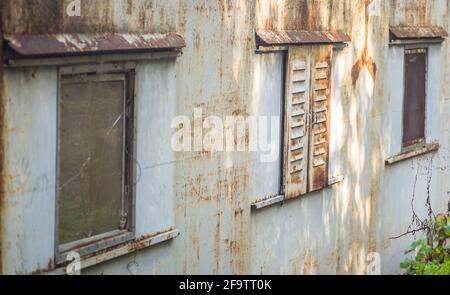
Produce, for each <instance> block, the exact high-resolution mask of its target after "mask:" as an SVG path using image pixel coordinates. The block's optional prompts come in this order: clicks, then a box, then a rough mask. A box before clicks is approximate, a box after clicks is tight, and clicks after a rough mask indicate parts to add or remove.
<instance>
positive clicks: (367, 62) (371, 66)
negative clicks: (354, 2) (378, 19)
mask: <svg viewBox="0 0 450 295" xmlns="http://www.w3.org/2000/svg"><path fill="white" fill-rule="evenodd" d="M372 1H373V0H364V5H365V33H364V34H365V37H364V38H365V39H364V49H363V52H362V55H361V57H360V58H359V59H358V61H357V62H356V63H355V65H353V68H352V81H353V86H355V85H356V82H357V81H358V79H359V75H360V74H361V71H362V70H363V69H364V67H366V68H367V70H368V71H369V74H370V76H371V77H372V79H373V81H375V78H376V75H377V65H376V64H375V62H374V60H373V59H372V57H371V56H370V54H369V5H370V4H371V3H372Z"/></svg>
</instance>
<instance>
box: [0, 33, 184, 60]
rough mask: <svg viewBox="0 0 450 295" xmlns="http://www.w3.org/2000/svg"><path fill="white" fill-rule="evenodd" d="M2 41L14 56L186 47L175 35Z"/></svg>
mask: <svg viewBox="0 0 450 295" xmlns="http://www.w3.org/2000/svg"><path fill="white" fill-rule="evenodd" d="M4 39H5V41H6V42H5V43H6V44H7V46H8V49H10V51H12V52H10V54H13V55H14V56H15V57H46V56H52V57H53V56H70V55H89V54H102V53H136V52H147V51H164V50H179V49H181V48H183V47H185V46H186V43H185V41H184V39H183V38H182V37H181V36H180V35H178V34H175V33H168V34H47V35H6V36H4Z"/></svg>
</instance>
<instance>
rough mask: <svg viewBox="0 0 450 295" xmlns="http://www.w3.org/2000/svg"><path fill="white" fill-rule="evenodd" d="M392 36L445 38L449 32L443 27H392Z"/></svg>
mask: <svg viewBox="0 0 450 295" xmlns="http://www.w3.org/2000/svg"><path fill="white" fill-rule="evenodd" d="M389 31H390V36H391V37H390V38H391V41H394V40H408V39H444V38H446V37H448V32H447V31H446V30H445V29H444V28H443V27H390V28H389Z"/></svg>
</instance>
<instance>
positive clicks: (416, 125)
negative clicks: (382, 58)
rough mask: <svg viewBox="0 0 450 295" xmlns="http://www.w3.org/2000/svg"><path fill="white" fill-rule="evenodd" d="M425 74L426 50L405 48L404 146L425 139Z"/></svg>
mask: <svg viewBox="0 0 450 295" xmlns="http://www.w3.org/2000/svg"><path fill="white" fill-rule="evenodd" d="M426 75H427V50H426V49H411V50H406V52H405V100H404V107H403V146H404V147H408V146H411V145H414V144H417V143H420V142H423V141H424V139H425V106H426V79H427V77H426Z"/></svg>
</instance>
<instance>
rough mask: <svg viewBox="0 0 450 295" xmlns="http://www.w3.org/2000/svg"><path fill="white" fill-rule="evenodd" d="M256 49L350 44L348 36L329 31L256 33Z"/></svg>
mask: <svg viewBox="0 0 450 295" xmlns="http://www.w3.org/2000/svg"><path fill="white" fill-rule="evenodd" d="M255 35H256V47H257V48H259V47H273V46H289V45H306V44H338V43H348V42H351V38H350V36H348V35H346V34H344V33H341V32H331V31H256V33H255Z"/></svg>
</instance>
